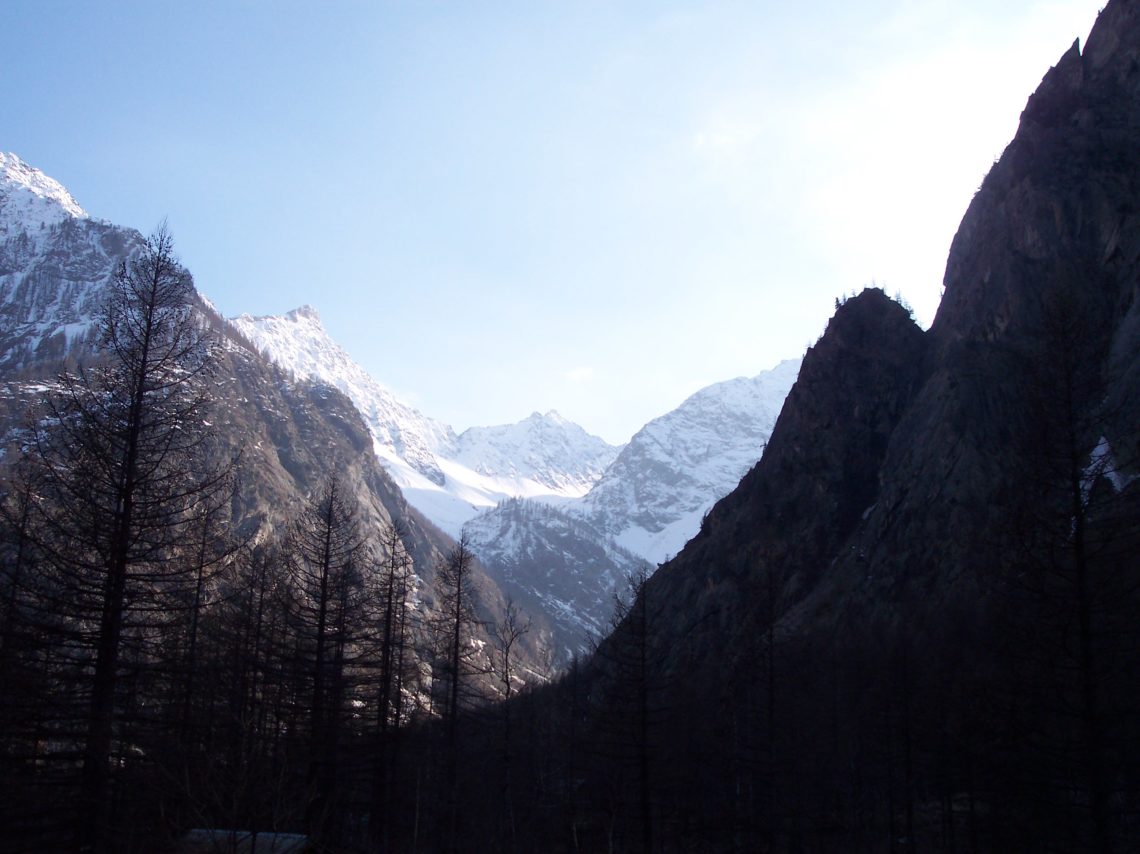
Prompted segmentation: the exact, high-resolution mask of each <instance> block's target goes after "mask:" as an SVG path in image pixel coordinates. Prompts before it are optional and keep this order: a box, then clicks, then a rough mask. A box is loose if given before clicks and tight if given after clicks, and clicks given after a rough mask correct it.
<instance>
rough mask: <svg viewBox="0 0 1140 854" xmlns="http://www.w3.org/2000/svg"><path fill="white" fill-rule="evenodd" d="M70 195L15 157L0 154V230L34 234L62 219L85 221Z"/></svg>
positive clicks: (83, 213)
mask: <svg viewBox="0 0 1140 854" xmlns="http://www.w3.org/2000/svg"><path fill="white" fill-rule="evenodd" d="M87 218H88V216H87V211H85V210H83V208H81V207H80V206H79V203H78V202H76V201H75V199H74V198H73V197H72V195H71V193H69V192H68V191H67V190H66V189H65V188H64V186H63V185H62V184H60V183H59V182H58V181H56V180H55V179H54V178H49V177H48V176H47V175H45V174H44V173H43V172H41V171H40V170H39V169H35V168H33V167H31V166H29V165H28V164H27V163H25V162H24V161H23V160H21V159H20V158H19V157H17V156H16V155H15V154H11V153H4V152H2V151H0V229H3V232H2V234H3V236H9V235H15V234H16V232H17V231H23V232H25V233H28V234H34V233H36V232H38V231H41V230H44V229H46V228H49V227H50V226H53V225H59V224H60V223H61V222H63V221H64V220H66V219H87Z"/></svg>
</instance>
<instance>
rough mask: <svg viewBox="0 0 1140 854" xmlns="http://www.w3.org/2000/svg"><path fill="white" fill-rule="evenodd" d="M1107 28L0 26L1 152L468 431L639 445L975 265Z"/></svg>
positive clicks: (113, 21)
mask: <svg viewBox="0 0 1140 854" xmlns="http://www.w3.org/2000/svg"><path fill="white" fill-rule="evenodd" d="M1101 5H1103V0H1052V2H1045V0H1003V2H1001V3H994V2H992V0H957V2H951V0H874V2H865V3H857V4H852V3H849V2H824V3H816V4H802V5H796V4H788V3H778V4H777V3H767V2H743V0H740V2H718V0H705V2H689V3H681V2H656V3H646V2H627V3H622V2H601V0H598V2H591V0H576V2H569V0H567V2H537V3H535V2H517V3H498V2H487V3H477V2H473V3H413V2H405V3H387V2H363V0H361V1H360V2H328V3H316V2H309V3H293V2H284V0H280V1H279V2H270V0H263V2H254V0H249V2H195V3H174V2H155V0H148V2H106V3H98V4H96V3H79V2H65V0H4V2H3V3H0V55H2V56H3V57H4V59H3V71H2V73H0V105H2V106H0V150H7V151H12V152H15V153H16V154H18V155H19V156H20V157H21V158H23V159H24V160H26V161H27V162H29V163H31V164H32V165H33V166H36V167H37V168H39V169H41V170H43V171H44V172H46V173H47V174H48V175H51V176H52V177H54V178H56V179H58V180H59V181H61V182H62V183H63V184H64V185H65V186H66V187H68V189H70V190H71V191H72V193H73V194H74V195H75V197H76V199H77V200H78V201H79V203H80V204H81V205H83V206H84V207H85V208H86V209H87V210H88V211H89V212H90V213H91V214H92V215H93V216H96V217H100V218H104V219H108V220H111V221H112V222H116V223H119V224H122V225H129V226H134V227H136V228H139V229H140V230H142V231H144V232H146V231H149V230H151V229H152V228H153V227H154V225H155V224H156V223H157V222H158V221H159V220H161V219H162V218H164V217H166V218H168V220H169V223H170V227H171V229H172V231H173V234H174V237H175V242H176V244H177V247H178V250H179V254H180V255H181V257H182V259H183V261H184V262H185V263H186V264H187V266H188V267H189V268H190V269H191V270H192V271H193V273H194V275H195V279H196V281H197V284H198V287H199V289H200V290H202V292H203V293H205V294H206V295H207V296H208V297H210V298H211V299H212V300H213V301H214V302H215V303H216V304H217V305H218V307H219V308H220V309H221V310H222V312H223V313H225V314H227V315H234V314H240V313H250V314H255V315H256V314H281V313H284V312H286V311H288V310H289V309H292V308H295V307H297V306H298V305H301V304H304V303H310V304H312V305H314V306H315V307H316V308H317V309H318V311H319V312H320V314H321V317H322V319H323V321H324V324H325V327H326V328H327V329H328V331H329V332H330V333H331V334H332V336H333V337H334V338H335V339H336V340H337V341H338V342H339V343H340V344H341V345H342V346H344V347H345V349H346V350H348V352H349V353H350V354H351V355H352V356H353V357H354V358H355V359H356V360H357V361H358V362H360V363H361V364H362V365H363V366H364V367H365V368H367V369H368V370H369V371H370V372H371V373H372V374H373V375H374V376H375V377H376V378H377V379H378V380H380V381H381V382H382V383H384V384H385V385H387V386H388V387H390V388H391V389H393V390H394V391H396V392H397V393H398V394H399V395H400V396H402V397H404V398H405V399H407V400H409V401H410V402H412V403H414V404H415V405H416V406H418V407H419V408H420V409H421V410H422V411H423V412H424V413H425V414H427V415H430V416H433V417H435V418H440V419H442V420H445V421H448V422H449V423H451V424H452V425H453V426H454V427H455V428H456V429H457V430H461V429H463V428H465V427H468V426H472V425H477V424H497V423H507V422H512V421H516V420H519V419H521V418H523V417H525V416H527V415H528V414H529V413H530V412H532V411H534V410H542V411H545V410H547V409H557V410H558V411H559V412H561V413H562V414H563V415H564V416H566V417H568V418H571V419H572V420H574V421H577V422H578V423H580V424H581V425H582V426H584V427H585V428H586V429H587V430H589V431H590V432H593V433H596V434H598V435H601V436H602V437H604V438H606V439H607V440H609V441H611V442H615V443H616V442H624V441H625V440H627V439H628V438H629V436H630V434H631V433H632V432H634V431H635V430H636V429H638V428H639V427H640V426H641V425H642V424H644V423H645V422H646V421H648V420H649V419H651V418H653V417H656V416H657V415H660V414H662V413H664V412H666V411H668V410H670V409H672V408H674V407H675V406H676V405H677V404H679V403H680V402H681V401H682V400H683V399H684V398H685V397H686V396H687V395H689V394H691V393H692V392H694V391H696V390H697V389H698V388H701V387H703V386H705V385H708V384H710V383H713V382H717V381H720V380H726V379H730V378H732V377H735V376H740V375H754V374H756V373H759V372H760V371H762V370H764V369H767V368H769V367H771V366H773V365H774V364H775V363H776V362H778V361H780V360H781V359H785V358H790V357H796V356H799V355H801V354H802V352H803V351H804V349H805V348H806V347H807V346H808V345H810V344H811V343H813V342H814V341H815V339H816V338H817V337H818V336H819V334H820V333H821V332H822V331H823V329H824V326H825V325H826V322H827V320H828V318H829V317H830V315H831V313H832V309H833V301H834V299H835V298H836V297H838V296H841V295H843V294H845V293H849V292H851V291H853V290H858V289H861V288H862V287H863V286H865V285H867V284H870V283H872V282H875V283H878V284H880V285H881V286H882V287H883V288H884V289H885V290H886V291H887V292H888V293H891V294H894V293H895V292H899V293H901V294H902V295H903V296H904V297H905V298H906V299H907V300H908V301H909V302H910V303H911V304H912V305H913V307H914V308H915V310H916V314H917V316H918V318H919V320H920V321H921V322H923V323H924V325H925V324H928V323H929V322H930V320H931V319H932V318H933V316H934V312H935V310H936V308H937V304H938V299H939V295H940V290H941V280H942V273H943V268H944V266H945V262H946V254H947V252H948V250H949V246H950V241H951V239H952V237H953V235H954V232H955V230H956V228H957V225H958V222H959V220H960V219H961V217H962V214H963V213H964V212H965V210H966V206H967V204H968V203H969V201H970V198H971V196H972V195H973V193H974V191H975V189H976V188H977V186H978V185H979V183H980V182H981V179H982V176H983V175H984V174H985V172H986V170H987V169H988V168H989V166H990V164H991V163H992V161H993V160H994V159H995V158H996V157H997V156H998V155H999V154H1000V153H1001V151H1002V149H1003V148H1004V147H1005V145H1006V144H1007V143H1008V141H1009V140H1010V139H1011V138H1012V136H1013V133H1014V131H1015V130H1016V127H1017V120H1018V116H1019V114H1020V112H1021V109H1022V108H1023V107H1024V105H1025V101H1026V99H1027V98H1028V96H1029V94H1030V93H1031V92H1032V91H1033V89H1034V88H1035V87H1036V85H1037V83H1038V82H1039V81H1040V79H1041V77H1042V75H1043V74H1044V73H1045V71H1046V70H1047V69H1048V68H1049V66H1050V65H1052V64H1054V63H1055V62H1056V61H1057V59H1059V58H1060V56H1061V54H1062V53H1063V52H1064V51H1065V50H1066V49H1067V48H1068V47H1069V45H1070V44H1071V43H1072V41H1073V39H1075V38H1077V37H1079V38H1080V39H1081V43H1082V45H1083V43H1084V39H1085V37H1086V36H1087V34H1088V31H1089V29H1090V27H1091V26H1092V24H1093V21H1094V19H1095V17H1096V14H1097V11H1098V9H1099V8H1100V6H1101Z"/></svg>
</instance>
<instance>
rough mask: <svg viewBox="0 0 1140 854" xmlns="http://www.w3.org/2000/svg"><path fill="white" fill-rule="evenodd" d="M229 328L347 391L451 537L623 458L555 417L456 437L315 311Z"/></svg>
mask: <svg viewBox="0 0 1140 854" xmlns="http://www.w3.org/2000/svg"><path fill="white" fill-rule="evenodd" d="M230 322H231V323H232V324H233V325H234V327H235V328H236V329H237V330H239V331H240V332H241V333H242V334H243V335H245V336H247V337H248V338H249V339H250V340H251V341H253V342H254V343H255V345H256V346H257V347H258V349H259V350H260V351H261V352H262V353H263V354H265V355H266V356H267V357H269V358H270V359H272V360H273V361H274V362H275V363H276V364H277V365H279V366H281V367H282V368H283V369H285V370H287V371H289V372H291V373H292V374H294V375H295V376H297V377H302V378H306V379H311V380H317V381H320V382H324V383H327V384H329V385H332V386H334V387H336V388H338V389H340V390H341V391H343V392H344V393H345V394H346V395H348V397H349V399H350V400H352V402H353V404H354V405H355V406H356V408H357V410H358V411H359V412H360V413H361V415H362V416H363V417H364V419H365V421H366V422H367V424H368V426H369V429H370V430H371V432H372V436H373V440H374V446H375V450H376V454H377V456H378V457H379V458H380V459H381V461H382V462H383V464H384V466H385V467H386V468H387V469H388V471H389V472H390V473H391V475H392V477H393V478H394V479H395V480H396V482H397V483H398V484H399V485H400V487H401V489H402V490H403V491H404V494H405V496H406V497H407V498H408V500H409V501H410V502H411V503H412V504H413V505H414V506H416V507H417V508H419V509H420V510H421V511H422V512H423V513H424V514H426V515H427V516H428V517H429V518H430V519H431V520H432V521H433V522H434V523H435V524H437V525H439V526H440V527H441V528H442V529H443V530H445V531H447V532H448V533H449V534H451V535H452V536H458V535H459V532H460V529H461V528H462V526H463V523H464V522H466V521H467V520H469V519H471V518H472V517H473V516H475V515H476V514H477V513H479V512H480V511H482V510H486V509H489V508H491V507H494V506H495V505H496V504H497V503H498V502H499V501H502V500H504V499H507V498H512V497H518V496H528V497H531V496H540V495H546V496H554V497H557V498H572V497H577V496H580V495H582V494H584V493H585V492H586V491H587V490H588V489H589V487H590V485H591V484H592V483H593V482H594V481H595V480H596V479H597V478H598V476H599V475H600V474H601V472H602V471H603V470H604V469H605V467H606V465H607V464H608V463H609V461H610V460H612V459H613V457H614V455H615V454H616V453H617V450H618V449H617V448H614V447H612V446H611V445H609V444H607V443H606V442H604V441H603V440H601V439H599V438H597V437H596V436H591V435H589V434H588V433H586V431H585V430H583V429H582V428H581V427H579V426H578V425H576V424H574V423H572V422H570V421H567V420H566V419H564V418H562V417H561V416H560V415H558V413H556V412H548V413H547V414H546V415H539V414H538V413H535V414H533V415H531V416H530V417H529V418H526V419H524V420H523V421H521V422H519V423H518V424H513V425H505V426H500V427H473V428H470V429H469V430H466V431H464V432H463V433H462V434H460V435H458V436H457V435H456V434H455V432H454V430H452V428H451V427H450V426H448V425H446V424H443V423H442V422H439V421H436V420H434V419H432V418H429V417H427V416H425V415H423V414H421V413H420V412H418V411H417V410H416V409H414V408H413V407H411V406H410V405H408V404H406V403H404V402H402V401H400V400H399V399H398V398H397V397H396V396H395V395H393V394H392V392H390V391H389V390H388V389H386V388H384V386H382V385H381V384H380V383H379V382H377V381H376V380H375V379H374V378H372V377H371V376H370V375H369V374H368V373H367V372H366V371H365V370H364V369H363V368H361V367H360V365H358V364H357V363H356V362H354V361H353V360H352V359H351V357H349V356H348V354H347V353H345V351H344V350H343V348H341V347H340V346H339V345H338V344H336V343H335V342H334V341H333V340H332V339H331V338H330V337H329V335H328V333H327V332H326V331H325V329H324V327H323V325H322V324H321V321H320V318H319V316H318V315H317V312H316V311H315V310H314V309H313V308H312V307H310V306H304V307H302V308H300V309H296V310H294V311H291V312H289V313H288V314H286V315H285V316H283V317H272V316H271V317H256V318H255V317H250V316H248V315H242V316H241V317H236V318H233V319H231V321H230Z"/></svg>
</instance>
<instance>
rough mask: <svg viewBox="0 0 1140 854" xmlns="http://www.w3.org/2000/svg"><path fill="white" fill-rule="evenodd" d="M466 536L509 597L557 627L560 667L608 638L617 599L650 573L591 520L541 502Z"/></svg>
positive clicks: (501, 514)
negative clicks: (642, 574) (636, 578)
mask: <svg viewBox="0 0 1140 854" xmlns="http://www.w3.org/2000/svg"><path fill="white" fill-rule="evenodd" d="M463 534H464V536H465V537H466V539H467V541H468V542H469V543H470V545H471V550H472V551H473V552H474V553H475V554H477V555H478V556H479V559H480V561H481V562H482V563H483V564H484V565H485V566H486V567H487V570H488V572H489V573H491V575H492V576H493V577H494V578H495V581H496V582H497V583H498V585H499V586H500V587H501V588H502V589H503V591H504V593H505V594H506V595H507V596H509V597H511V598H512V599H514V600H515V601H516V602H518V603H519V604H520V605H522V606H525V607H526V608H527V610H529V611H531V612H533V613H542V614H543V615H545V616H546V618H547V619H548V620H549V621H550V632H551V640H552V647H551V650H552V652H553V653H554V655H555V661H556V663H558V664H559V665H565V664H567V663H568V662H569V660H570V657H571V656H572V655H574V654H578V655H582V654H585V653H587V652H588V651H589V650H590V649H591V648H592V642H593V641H594V640H596V639H597V638H600V637H602V636H604V635H605V634H606V632H607V631H608V630H609V627H610V626H609V620H610V616H611V615H612V614H613V610H614V596H615V595H620V594H622V593H624V592H625V588H626V582H627V579H629V578H631V577H634V576H636V575H637V574H638V573H639V572H643V571H645V572H647V571H649V570H650V569H651V567H650V566H649V564H648V563H647V562H646V561H645V560H644V559H643V558H642V557H640V556H639V555H636V554H633V553H632V552H629V551H627V550H625V549H623V548H621V547H620V546H618V545H617V544H615V543H614V542H613V541H612V540H611V539H610V538H608V537H607V536H606V535H605V534H604V533H603V532H602V531H599V530H597V529H596V528H594V527H593V526H592V525H590V523H589V522H588V521H586V520H584V519H582V518H580V517H578V516H576V515H574V514H572V513H568V512H566V511H565V510H563V509H560V508H558V507H555V506H551V505H549V504H545V503H543V502H541V501H535V500H527V499H522V498H511V499H508V500H506V501H503V502H502V503H500V504H499V505H498V506H496V507H495V508H493V509H491V510H488V511H486V512H484V513H480V514H479V515H478V516H476V517H475V518H474V519H472V520H471V521H469V522H468V523H467V524H466V525H464V526H463Z"/></svg>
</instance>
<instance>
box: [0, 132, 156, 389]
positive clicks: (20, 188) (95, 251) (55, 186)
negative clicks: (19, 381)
mask: <svg viewBox="0 0 1140 854" xmlns="http://www.w3.org/2000/svg"><path fill="white" fill-rule="evenodd" d="M138 245H139V236H138V235H137V234H136V233H134V232H129V231H126V230H123V229H118V228H115V227H114V226H112V225H110V224H109V223H106V222H101V221H99V220H95V219H92V218H91V217H89V216H88V215H87V213H86V212H85V211H84V210H83V209H82V208H81V207H80V206H79V205H78V203H77V202H76V201H75V199H73V198H72V197H71V194H70V193H68V192H67V190H65V189H64V188H63V187H62V186H61V185H60V184H59V183H58V182H56V181H55V180H53V179H51V178H49V177H47V176H46V175H44V174H43V173H42V172H40V171H38V170H36V169H34V168H32V167H31V166H29V165H28V164H26V163H24V162H23V161H22V160H20V158H19V157H17V156H16V155H14V154H4V153H2V152H0V370H2V371H4V372H6V373H8V372H12V371H18V370H20V369H21V368H23V367H24V366H25V365H31V364H34V363H37V362H46V361H52V360H56V361H60V360H62V359H64V357H65V356H67V355H68V354H74V353H75V352H78V350H79V349H80V348H81V347H82V346H83V345H84V344H85V342H86V341H87V338H88V335H89V333H90V330H91V328H92V325H93V323H94V319H95V317H96V316H97V315H98V312H99V309H100V307H101V300H102V296H103V293H104V289H105V288H106V285H107V283H108V282H109V281H110V280H111V276H112V274H113V272H114V269H115V266H116V265H117V263H118V261H119V260H120V259H122V258H123V257H125V256H126V255H127V254H129V253H130V252H133V251H136V250H137V248H138Z"/></svg>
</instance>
